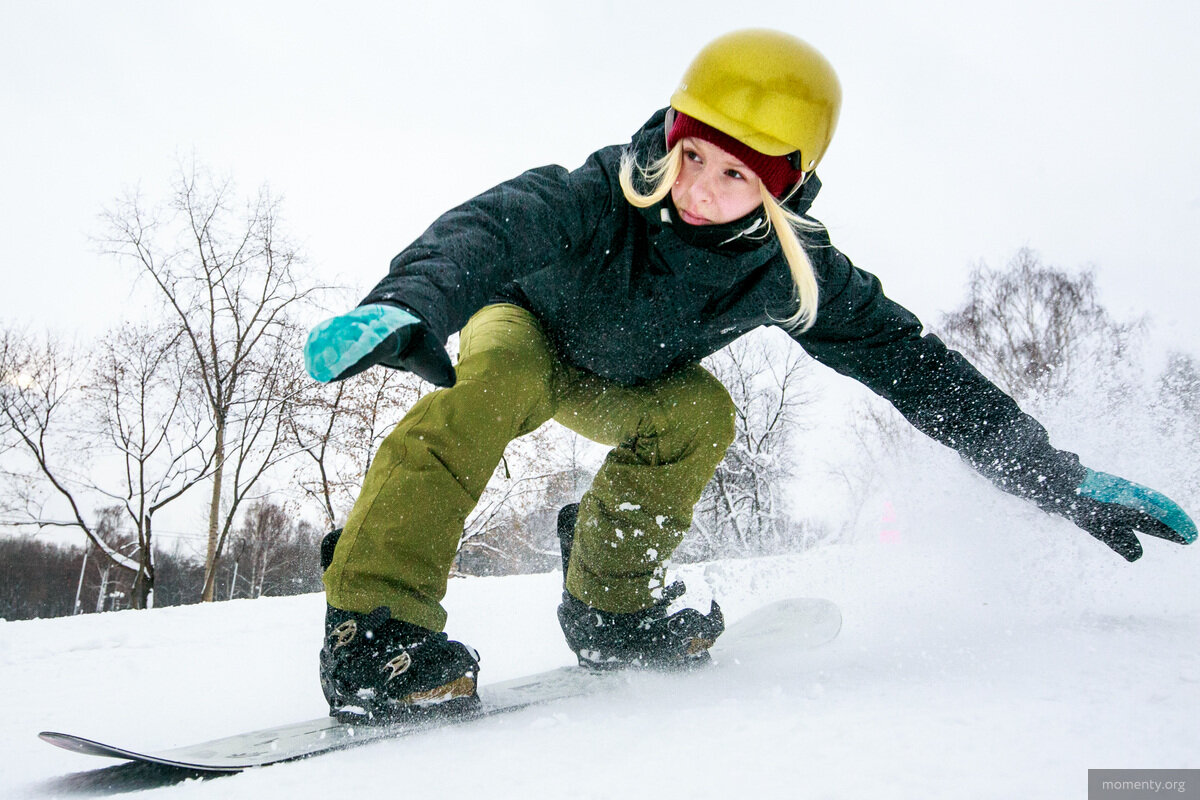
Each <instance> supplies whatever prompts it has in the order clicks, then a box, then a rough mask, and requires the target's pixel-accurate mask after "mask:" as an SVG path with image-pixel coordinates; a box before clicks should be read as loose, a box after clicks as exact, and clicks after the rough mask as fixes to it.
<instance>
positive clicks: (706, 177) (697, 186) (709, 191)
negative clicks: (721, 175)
mask: <svg viewBox="0 0 1200 800" xmlns="http://www.w3.org/2000/svg"><path fill="white" fill-rule="evenodd" d="M713 178H714V176H713V175H712V172H711V170H709V169H707V168H705V169H702V170H699V172H698V174H697V175H696V177H695V180H693V181H692V185H691V187H690V189H691V191H690V194H691V196H692V200H693V201H695V202H698V203H711V202H712V200H713V198H714V197H716V192H715V190H714V188H713Z"/></svg>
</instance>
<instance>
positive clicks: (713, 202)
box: [671, 136, 762, 225]
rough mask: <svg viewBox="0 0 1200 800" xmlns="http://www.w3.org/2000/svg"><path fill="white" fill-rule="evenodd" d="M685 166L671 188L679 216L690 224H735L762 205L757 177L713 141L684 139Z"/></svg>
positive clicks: (692, 138)
mask: <svg viewBox="0 0 1200 800" xmlns="http://www.w3.org/2000/svg"><path fill="white" fill-rule="evenodd" d="M682 144H683V166H682V167H681V168H680V170H679V178H678V180H676V181H675V185H674V186H673V187H671V199H672V200H673V201H674V202H675V208H676V210H678V211H679V216H680V217H681V218H682V219H683V221H684V222H686V223H687V224H689V225H719V224H721V223H724V222H733V221H734V220H735V219H740V218H742V217H744V216H746V215H747V214H749V213H750V212H751V211H753V210H754V209H756V208H758V207H759V206H760V205H762V195H760V194H759V188H758V187H759V184H760V183H761V181H760V180H759V179H758V176H757V175H755V174H754V173H753V172H751V171H750V168H749V167H747V166H746V165H745V164H743V163H742V162H741V161H739V160H738V159H736V158H734V157H733V156H731V155H729V153H726V152H725V151H724V150H722V149H721V148H719V147H717V146H716V145H715V144H712V143H711V142H707V141H705V140H703V139H697V138H694V137H691V136H689V137H687V138H685V139H684V140H683V142H682Z"/></svg>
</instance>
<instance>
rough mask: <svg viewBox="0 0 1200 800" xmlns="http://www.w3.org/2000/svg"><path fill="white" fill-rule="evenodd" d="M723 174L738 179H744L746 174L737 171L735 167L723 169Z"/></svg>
mask: <svg viewBox="0 0 1200 800" xmlns="http://www.w3.org/2000/svg"><path fill="white" fill-rule="evenodd" d="M725 175H726V177H729V178H733V179H734V180H738V181H744V180H746V176H745V175H743V174H742V173H741V172H739V171H738V170H736V169H727V170H725Z"/></svg>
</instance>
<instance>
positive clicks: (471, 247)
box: [362, 151, 612, 342]
mask: <svg viewBox="0 0 1200 800" xmlns="http://www.w3.org/2000/svg"><path fill="white" fill-rule="evenodd" d="M603 153H604V151H600V152H599V153H596V154H593V155H592V157H591V158H589V159H588V161H587V162H586V163H585V164H584V165H583V166H582V167H580V168H579V169H577V170H575V171H573V172H568V171H567V170H565V169H563V168H562V167H558V166H547V167H541V168H538V169H533V170H530V171H528V172H526V173H524V174H522V175H519V176H517V177H516V178H513V179H512V180H509V181H506V182H505V183H502V184H500V185H498V186H496V187H494V188H492V189H489V190H488V191H486V192H484V193H483V194H481V195H479V196H477V197H475V198H473V199H471V200H468V201H467V202H466V203H463V204H462V205H460V206H458V207H457V208H454V209H451V210H450V211H448V212H446V213H445V214H443V215H442V216H441V217H439V218H438V219H437V220H436V221H435V222H434V223H433V224H432V225H431V226H430V227H429V228H428V229H427V230H426V231H425V232H424V233H423V234H422V235H421V236H420V237H419V238H418V239H417V240H416V241H415V242H413V243H412V244H411V245H409V246H408V247H406V248H405V249H404V250H403V251H402V252H401V253H400V254H399V255H397V256H396V257H395V258H393V259H392V262H391V267H390V269H389V270H388V274H387V277H385V278H384V279H383V280H382V281H380V282H379V284H378V285H376V286H375V288H374V289H372V290H371V292H370V293H369V294H368V295H367V296H366V297H365V298H364V299H363V301H362V303H363V304H366V303H379V302H389V303H395V304H398V305H401V306H404V307H405V308H408V309H410V310H411V311H413V312H414V313H416V314H417V316H419V317H421V319H423V320H424V321H425V322H426V323H428V325H429V326H430V329H431V330H432V331H433V333H434V335H435V336H436V337H437V338H438V340H439V341H442V342H444V341H445V340H446V338H447V337H449V336H450V334H452V333H454V332H456V331H458V330H459V329H461V328H462V326H463V325H465V324H466V322H467V320H468V319H470V317H471V315H472V314H474V313H475V312H476V311H478V310H479V309H480V308H482V307H483V306H484V305H486V304H487V303H488V302H490V301H491V300H492V298H494V297H495V296H496V293H497V291H498V290H499V289H500V288H501V287H502V286H504V285H505V284H507V283H508V282H509V281H511V280H513V279H514V278H516V277H517V276H518V275H522V274H525V273H527V272H532V271H535V270H538V269H541V268H544V267H547V266H551V265H553V264H555V263H556V262H558V261H561V260H562V259H565V258H567V257H569V256H570V255H571V254H572V251H574V250H576V249H578V248H580V247H582V246H584V244H585V243H586V239H587V238H588V236H590V233H591V232H592V231H594V229H595V226H596V223H597V221H598V220H600V219H602V218H603V217H602V215H603V214H604V213H605V207H606V206H611V205H612V199H611V194H612V192H611V189H610V183H609V180H608V175H607V172H608V167H606V164H605V159H602V158H601V155H602V154H603Z"/></svg>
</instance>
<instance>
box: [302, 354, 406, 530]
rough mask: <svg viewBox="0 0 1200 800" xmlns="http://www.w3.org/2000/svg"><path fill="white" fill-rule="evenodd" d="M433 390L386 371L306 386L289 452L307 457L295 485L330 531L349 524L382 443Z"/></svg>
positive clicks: (304, 384)
mask: <svg viewBox="0 0 1200 800" xmlns="http://www.w3.org/2000/svg"><path fill="white" fill-rule="evenodd" d="M428 388H429V385H428V384H425V383H423V382H422V381H421V380H420V379H419V378H417V377H416V376H415V375H412V374H411V373H406V372H400V371H398V370H391V369H383V368H377V369H370V370H367V371H366V372H363V373H361V374H359V375H357V376H355V377H354V379H353V380H348V381H339V382H338V383H335V384H333V385H329V386H322V385H320V384H316V383H313V382H312V381H307V382H303V385H302V386H301V387H300V390H299V391H298V392H297V393H296V397H295V400H294V402H293V405H292V413H291V414H289V415H288V417H287V429H288V435H289V438H290V443H289V447H292V448H295V449H297V450H299V451H301V452H302V453H303V454H304V456H303V457H302V458H301V459H300V460H299V461H298V462H297V464H298V466H297V467H296V469H295V473H294V480H295V482H296V485H298V486H299V487H300V490H301V492H303V493H304V495H305V496H306V497H307V498H309V500H310V501H312V502H314V504H315V505H317V506H318V507H319V508H320V509H321V513H322V516H323V518H324V520H325V524H326V526H327V527H329V528H334V527H337V526H338V525H340V524H341V523H342V522H344V520H345V517H346V515H347V514H348V513H349V511H350V508H351V506H352V505H353V504H354V500H355V498H356V497H357V496H358V491H359V489H360V488H361V486H362V482H363V478H364V477H365V476H366V473H367V467H368V466H369V465H370V463H371V458H372V457H373V455H374V453H375V451H376V449H377V448H378V447H379V443H380V442H381V441H382V440H383V439H384V437H385V436H387V434H388V433H389V432H390V431H391V430H392V428H394V427H395V426H396V424H397V423H398V422H399V421H400V419H401V418H402V417H403V416H404V414H405V412H406V411H407V410H408V409H409V408H411V407H412V405H413V404H414V403H416V401H417V400H419V399H420V398H421V396H422V395H423V394H425V392H427V391H428Z"/></svg>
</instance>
